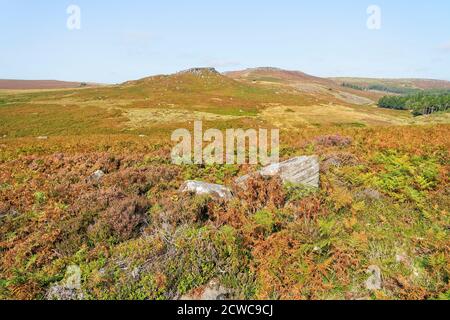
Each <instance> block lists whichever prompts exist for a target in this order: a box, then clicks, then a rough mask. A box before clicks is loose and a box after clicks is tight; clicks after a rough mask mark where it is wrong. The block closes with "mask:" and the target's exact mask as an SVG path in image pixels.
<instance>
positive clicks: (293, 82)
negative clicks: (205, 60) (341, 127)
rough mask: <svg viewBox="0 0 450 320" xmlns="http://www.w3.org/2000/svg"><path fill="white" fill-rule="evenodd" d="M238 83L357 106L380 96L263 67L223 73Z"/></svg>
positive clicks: (310, 77)
mask: <svg viewBox="0 0 450 320" xmlns="http://www.w3.org/2000/svg"><path fill="white" fill-rule="evenodd" d="M225 75H227V76H228V77H231V78H233V79H235V80H237V81H240V82H246V83H253V84H258V85H266V86H272V87H273V86H278V87H284V88H290V89H293V90H295V91H297V92H298V93H303V94H308V95H313V96H315V97H321V98H323V99H325V100H327V101H335V100H336V99H337V101H336V102H338V101H341V102H345V103H350V104H357V105H369V104H373V103H375V101H377V100H378V99H379V98H380V97H381V96H382V95H380V94H378V93H373V92H364V91H361V90H354V89H352V88H344V87H342V86H341V85H339V84H337V83H336V82H335V81H333V80H331V79H327V78H320V77H316V76H312V75H309V74H307V73H304V72H301V71H290V70H283V69H279V68H271V67H263V68H254V69H246V70H242V71H233V72H227V73H225Z"/></svg>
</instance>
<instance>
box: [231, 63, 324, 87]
mask: <svg viewBox="0 0 450 320" xmlns="http://www.w3.org/2000/svg"><path fill="white" fill-rule="evenodd" d="M225 75H227V76H229V77H231V78H233V79H241V80H251V81H254V82H285V83H287V82H296V81H304V82H317V83H324V84H330V83H332V81H330V80H328V79H323V78H319V77H315V76H312V75H309V74H306V73H303V72H300V71H290V70H283V69H279V68H272V67H263V68H254V69H246V70H241V71H232V72H226V73H225Z"/></svg>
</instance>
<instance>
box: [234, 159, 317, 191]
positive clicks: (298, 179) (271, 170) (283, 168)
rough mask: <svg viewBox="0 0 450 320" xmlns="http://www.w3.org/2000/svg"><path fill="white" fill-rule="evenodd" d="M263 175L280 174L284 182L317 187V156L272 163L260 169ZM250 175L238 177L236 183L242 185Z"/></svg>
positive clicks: (260, 173)
mask: <svg viewBox="0 0 450 320" xmlns="http://www.w3.org/2000/svg"><path fill="white" fill-rule="evenodd" d="M258 174H259V175H261V176H263V177H274V176H280V178H281V180H283V182H284V183H293V184H303V185H306V186H311V187H315V188H318V187H319V182H320V163H319V157H317V156H311V157H298V158H293V159H290V160H287V161H285V162H281V163H277V164H272V165H270V166H267V167H265V168H263V169H262V170H260V171H259V172H258ZM250 177H251V175H247V176H243V177H240V178H238V179H237V180H236V184H237V185H240V186H243V185H244V184H245V182H246V181H247V180H248V179H249V178H250Z"/></svg>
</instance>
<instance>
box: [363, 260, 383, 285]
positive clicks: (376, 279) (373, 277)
mask: <svg viewBox="0 0 450 320" xmlns="http://www.w3.org/2000/svg"><path fill="white" fill-rule="evenodd" d="M367 273H368V274H370V277H369V279H367V281H366V289H367V290H370V291H377V290H381V288H382V280H381V269H380V267H378V266H375V265H372V266H370V267H369V268H368V269H367Z"/></svg>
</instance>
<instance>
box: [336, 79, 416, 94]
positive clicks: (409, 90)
mask: <svg viewBox="0 0 450 320" xmlns="http://www.w3.org/2000/svg"><path fill="white" fill-rule="evenodd" d="M342 86H343V87H346V88H351V89H355V90H360V91H369V90H376V91H384V92H389V93H396V94H413V93H417V92H419V91H420V89H414V88H402V87H392V86H387V85H382V84H369V85H367V86H362V85H358V84H354V83H348V82H344V83H342Z"/></svg>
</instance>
